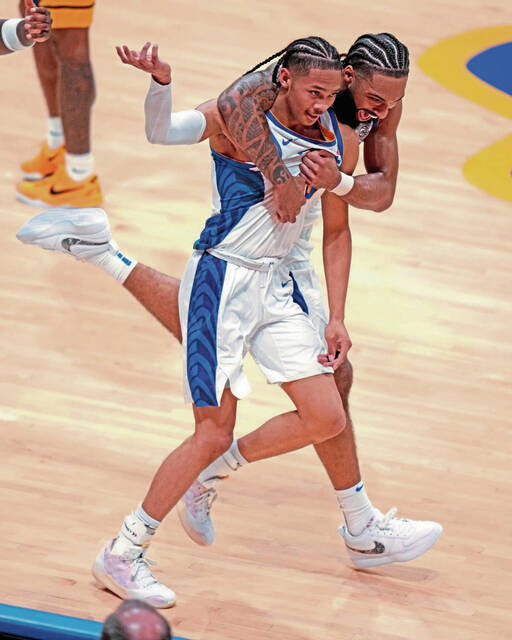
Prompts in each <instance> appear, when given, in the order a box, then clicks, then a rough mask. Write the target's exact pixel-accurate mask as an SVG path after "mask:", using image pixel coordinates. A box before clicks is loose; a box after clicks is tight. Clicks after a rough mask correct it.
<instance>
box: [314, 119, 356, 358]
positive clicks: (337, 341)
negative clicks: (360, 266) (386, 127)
mask: <svg viewBox="0 0 512 640" xmlns="http://www.w3.org/2000/svg"><path fill="white" fill-rule="evenodd" d="M341 132H342V137H343V147H344V149H343V163H342V165H341V169H342V171H343V172H344V173H346V174H352V172H353V171H354V169H355V167H356V164H357V159H358V155H359V145H358V139H357V134H356V133H355V131H354V130H353V129H350V128H349V127H345V126H342V127H341ZM336 170H337V169H336ZM322 218H323V261H324V273H325V281H326V284H327V298H328V301H329V323H328V325H327V327H326V328H325V339H326V342H327V354H323V356H321V357H320V362H322V364H325V365H331V366H333V367H334V368H335V369H336V368H337V367H339V365H340V364H341V363H342V362H343V361H344V360H345V358H346V356H347V353H348V350H349V349H350V347H351V346H352V342H351V340H350V337H349V335H348V332H347V329H346V327H345V301H346V298H347V289H348V280H349V275H350V262H351V257H352V236H351V234H350V227H349V222H348V205H347V203H346V202H345V201H344V200H342V199H341V198H340V197H339V196H337V195H335V194H333V193H330V192H329V191H326V192H325V193H324V194H323V196H322ZM336 353H338V357H336Z"/></svg>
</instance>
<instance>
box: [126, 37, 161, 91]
mask: <svg viewBox="0 0 512 640" xmlns="http://www.w3.org/2000/svg"><path fill="white" fill-rule="evenodd" d="M150 47H151V42H146V44H145V45H144V46H143V47H142V49H141V50H140V51H134V50H133V49H129V48H128V47H127V46H126V45H125V44H124V45H122V47H121V46H117V47H116V51H117V55H118V56H119V58H120V59H121V62H123V63H124V64H129V65H131V66H132V67H135V68H136V69H140V70H141V71H145V72H146V73H150V74H151V75H152V76H153V77H154V78H155V80H156V81H157V82H159V83H160V84H169V82H170V81H171V67H170V65H169V64H168V63H167V62H164V61H163V60H160V58H159V57H158V45H157V44H154V45H153V47H152V48H151V52H150V51H149V48H150Z"/></svg>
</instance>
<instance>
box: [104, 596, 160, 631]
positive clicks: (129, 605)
mask: <svg viewBox="0 0 512 640" xmlns="http://www.w3.org/2000/svg"><path fill="white" fill-rule="evenodd" d="M130 609H145V610H146V611H147V612H148V613H150V614H153V615H155V616H158V618H159V620H160V622H161V625H162V633H161V634H159V635H158V636H156V637H155V638H154V639H153V640H172V632H171V628H170V626H169V623H168V622H167V620H166V619H165V618H164V617H163V616H162V615H160V614H159V613H158V611H157V610H156V609H155V608H154V607H152V606H151V605H150V604H148V603H147V602H144V601H143V600H125V601H124V602H122V603H121V604H120V605H119V607H118V608H117V609H116V610H115V611H114V612H113V613H111V614H110V615H109V616H107V618H106V619H105V622H104V623H103V627H102V629H101V636H100V638H99V640H133V637H132V635H131V634H130V633H129V632H128V631H127V629H126V627H125V626H124V625H123V623H122V622H121V619H120V617H119V614H120V613H122V612H123V611H124V610H128V611H129V610H130Z"/></svg>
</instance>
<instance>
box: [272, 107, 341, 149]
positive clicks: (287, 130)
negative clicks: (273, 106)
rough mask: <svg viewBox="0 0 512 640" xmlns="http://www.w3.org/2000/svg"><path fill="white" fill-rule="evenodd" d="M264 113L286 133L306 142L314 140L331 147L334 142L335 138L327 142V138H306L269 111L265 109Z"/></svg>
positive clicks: (316, 142)
mask: <svg viewBox="0 0 512 640" xmlns="http://www.w3.org/2000/svg"><path fill="white" fill-rule="evenodd" d="M265 115H266V116H267V118H268V119H269V120H271V121H272V122H273V123H274V124H275V125H276V127H279V128H280V129H282V130H283V131H286V133H289V134H291V135H292V136H293V137H294V138H300V139H301V140H306V142H314V143H315V144H319V145H321V146H323V147H332V146H334V145H335V144H336V139H334V140H331V141H330V142H329V141H327V140H317V139H316V138H306V136H301V135H300V133H297V132H296V131H294V130H293V129H288V127H285V126H284V124H281V123H280V122H279V120H278V119H277V118H276V117H275V116H274V115H273V114H272V112H271V111H265Z"/></svg>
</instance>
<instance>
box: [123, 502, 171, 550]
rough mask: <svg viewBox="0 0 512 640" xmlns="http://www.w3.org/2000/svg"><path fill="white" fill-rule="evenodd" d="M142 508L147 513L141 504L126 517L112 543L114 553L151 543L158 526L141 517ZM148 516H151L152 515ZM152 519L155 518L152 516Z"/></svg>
mask: <svg viewBox="0 0 512 640" xmlns="http://www.w3.org/2000/svg"><path fill="white" fill-rule="evenodd" d="M140 510H142V511H143V513H145V511H144V510H143V509H142V507H140V506H139V507H138V508H137V509H136V510H135V511H133V512H132V513H130V514H129V515H127V516H126V518H125V519H124V521H123V525H122V527H121V530H120V531H119V533H118V535H117V538H116V539H115V541H114V544H113V545H112V553H118V554H121V553H124V552H125V551H127V550H128V549H132V548H133V546H134V545H135V546H137V547H146V546H147V545H148V544H149V543H150V541H151V538H152V537H153V536H154V535H155V531H156V527H155V528H153V527H150V526H148V525H147V524H146V523H145V522H144V521H143V520H142V519H141V517H140V515H139V514H140ZM146 516H147V514H146ZM147 517H148V518H150V516H147ZM150 519H151V520H153V519H152V518H150ZM153 522H158V520H153ZM158 524H160V523H158ZM158 524H157V526H158Z"/></svg>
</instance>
